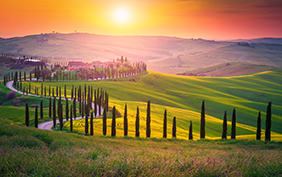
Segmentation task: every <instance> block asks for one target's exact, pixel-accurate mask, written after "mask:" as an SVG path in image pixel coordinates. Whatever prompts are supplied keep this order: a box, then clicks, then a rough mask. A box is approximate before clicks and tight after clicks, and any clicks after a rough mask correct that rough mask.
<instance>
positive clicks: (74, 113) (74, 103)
mask: <svg viewBox="0 0 282 177" xmlns="http://www.w3.org/2000/svg"><path fill="white" fill-rule="evenodd" d="M73 117H74V119H76V98H75V97H74V100H73Z"/></svg>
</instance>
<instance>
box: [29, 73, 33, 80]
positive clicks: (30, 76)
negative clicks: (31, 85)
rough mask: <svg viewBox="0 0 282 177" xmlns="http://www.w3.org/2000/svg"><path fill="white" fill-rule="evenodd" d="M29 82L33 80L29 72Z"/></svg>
mask: <svg viewBox="0 0 282 177" xmlns="http://www.w3.org/2000/svg"><path fill="white" fill-rule="evenodd" d="M29 80H30V81H31V80H32V75H31V72H29Z"/></svg>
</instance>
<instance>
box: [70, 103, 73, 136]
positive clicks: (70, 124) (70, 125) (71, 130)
mask: <svg viewBox="0 0 282 177" xmlns="http://www.w3.org/2000/svg"><path fill="white" fill-rule="evenodd" d="M72 127H73V125H72V105H71V106H70V131H71V132H72Z"/></svg>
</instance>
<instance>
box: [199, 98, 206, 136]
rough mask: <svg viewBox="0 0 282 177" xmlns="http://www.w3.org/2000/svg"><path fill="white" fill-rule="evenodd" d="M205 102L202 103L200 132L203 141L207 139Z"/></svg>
mask: <svg viewBox="0 0 282 177" xmlns="http://www.w3.org/2000/svg"><path fill="white" fill-rule="evenodd" d="M205 126H206V123H205V101H203V103H202V109H201V131H200V137H201V139H205V134H206V132H205Z"/></svg>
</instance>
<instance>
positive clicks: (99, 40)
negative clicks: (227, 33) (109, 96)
mask: <svg viewBox="0 0 282 177" xmlns="http://www.w3.org/2000/svg"><path fill="white" fill-rule="evenodd" d="M247 42H248V43H247ZM0 53H8V54H14V55H26V56H33V57H44V58H48V59H52V58H53V59H56V60H58V59H60V60H84V61H93V60H100V61H109V60H113V59H115V58H117V57H118V56H121V55H123V56H127V57H128V58H129V59H130V60H131V61H132V62H134V61H141V60H142V61H144V62H147V64H148V68H149V69H150V70H153V71H157V72H162V73H169V74H176V73H182V72H186V71H192V70H196V69H199V68H205V67H210V66H215V65H218V64H222V63H227V62H241V63H249V64H256V65H269V66H275V67H282V44H281V39H276V38H260V39H253V40H234V41H211V40H204V39H184V38H176V37H165V36H106V35H96V34H87V33H70V34H61V33H50V34H38V35H30V36H25V37H14V38H9V39H0Z"/></svg>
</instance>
